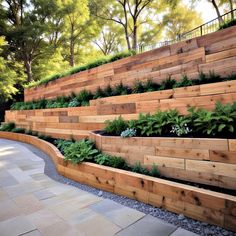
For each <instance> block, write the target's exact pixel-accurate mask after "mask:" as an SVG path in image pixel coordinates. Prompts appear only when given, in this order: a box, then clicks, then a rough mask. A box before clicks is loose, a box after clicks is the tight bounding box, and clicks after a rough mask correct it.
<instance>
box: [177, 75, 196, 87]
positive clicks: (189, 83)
mask: <svg viewBox="0 0 236 236" xmlns="http://www.w3.org/2000/svg"><path fill="white" fill-rule="evenodd" d="M192 85H193V81H192V80H190V79H189V78H188V76H187V75H184V76H183V77H182V79H181V80H180V81H178V82H177V83H176V84H175V85H174V88H180V87H187V86H192Z"/></svg>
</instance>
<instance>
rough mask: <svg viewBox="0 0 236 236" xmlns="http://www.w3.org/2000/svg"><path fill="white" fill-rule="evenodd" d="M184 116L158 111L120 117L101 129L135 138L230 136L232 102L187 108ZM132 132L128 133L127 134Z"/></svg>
mask: <svg viewBox="0 0 236 236" xmlns="http://www.w3.org/2000/svg"><path fill="white" fill-rule="evenodd" d="M188 112H189V113H188V114H187V115H181V114H179V113H178V111H177V110H168V111H158V112H157V113H155V114H153V115H151V114H140V115H139V118H138V119H137V120H130V121H125V120H123V119H121V118H119V119H116V120H113V121H108V122H107V123H106V127H105V130H106V132H107V133H109V134H111V135H121V134H122V135H121V136H122V137H124V138H125V137H132V136H133V135H134V134H133V131H134V130H135V131H136V132H135V135H137V136H173V135H174V136H178V137H183V136H198V137H199V136H206V137H215V136H217V137H234V136H235V133H236V132H235V131H236V102H235V103H233V104H226V105H222V104H221V103H219V102H218V103H216V106H215V109H214V110H212V111H208V110H206V109H203V108H199V109H196V108H194V107H191V108H189V110H188ZM130 131H132V132H130Z"/></svg>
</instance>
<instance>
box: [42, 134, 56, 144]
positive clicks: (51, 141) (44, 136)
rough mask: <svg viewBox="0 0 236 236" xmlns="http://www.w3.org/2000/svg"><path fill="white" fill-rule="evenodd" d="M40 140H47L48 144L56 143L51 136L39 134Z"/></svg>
mask: <svg viewBox="0 0 236 236" xmlns="http://www.w3.org/2000/svg"><path fill="white" fill-rule="evenodd" d="M38 138H40V139H43V140H45V141H47V142H50V143H54V138H52V137H51V136H49V135H45V134H39V135H38Z"/></svg>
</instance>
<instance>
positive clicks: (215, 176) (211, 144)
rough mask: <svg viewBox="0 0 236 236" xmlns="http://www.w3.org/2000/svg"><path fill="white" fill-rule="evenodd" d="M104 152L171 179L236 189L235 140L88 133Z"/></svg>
mask: <svg viewBox="0 0 236 236" xmlns="http://www.w3.org/2000/svg"><path fill="white" fill-rule="evenodd" d="M89 139H91V140H93V141H94V142H95V143H96V146H97V148H98V149H99V150H101V151H102V152H103V153H106V154H110V155H113V156H120V157H122V158H124V159H125V160H126V161H127V162H128V163H130V164H135V163H137V162H140V163H141V164H142V165H145V166H147V167H150V168H151V167H152V165H153V164H156V165H157V167H158V170H159V171H160V174H161V175H163V176H165V177H169V178H174V179H180V180H186V181H191V182H195V183H202V184H207V185H212V186H217V187H221V188H227V189H234V190H236V140H234V139H209V138H162V137H132V138H125V139H124V138H121V137H111V136H101V135H99V134H95V133H92V132H91V133H90V137H89Z"/></svg>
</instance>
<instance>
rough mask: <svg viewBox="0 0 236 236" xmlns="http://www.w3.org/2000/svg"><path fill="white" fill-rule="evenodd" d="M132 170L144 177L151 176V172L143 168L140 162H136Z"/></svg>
mask: <svg viewBox="0 0 236 236" xmlns="http://www.w3.org/2000/svg"><path fill="white" fill-rule="evenodd" d="M131 170H132V171H133V172H135V173H139V174H143V175H149V170H148V169H147V168H146V167H144V166H142V165H141V163H140V161H139V162H136V163H135V164H134V165H133V166H132V167H131Z"/></svg>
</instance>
